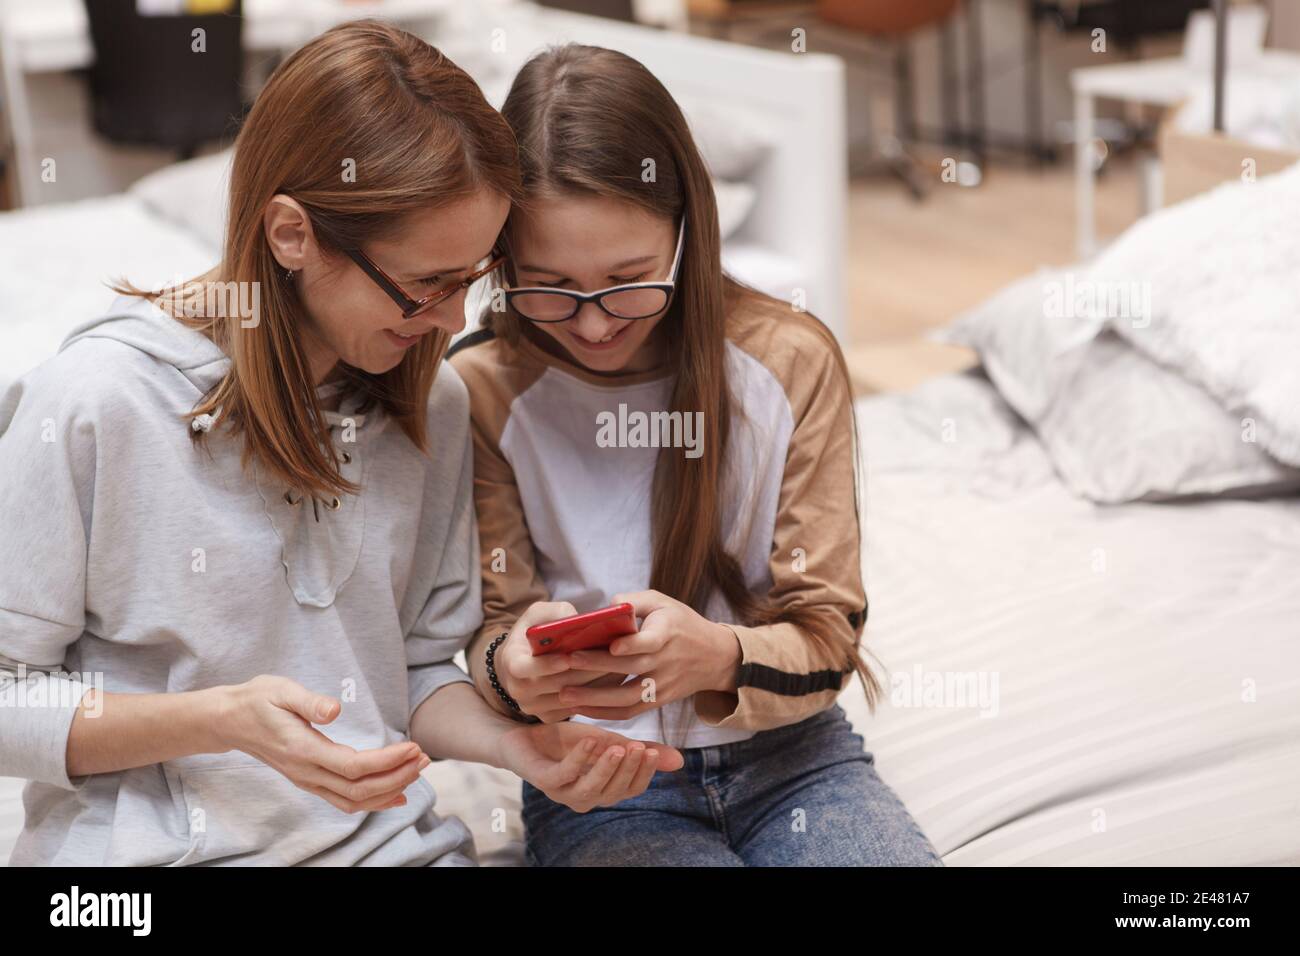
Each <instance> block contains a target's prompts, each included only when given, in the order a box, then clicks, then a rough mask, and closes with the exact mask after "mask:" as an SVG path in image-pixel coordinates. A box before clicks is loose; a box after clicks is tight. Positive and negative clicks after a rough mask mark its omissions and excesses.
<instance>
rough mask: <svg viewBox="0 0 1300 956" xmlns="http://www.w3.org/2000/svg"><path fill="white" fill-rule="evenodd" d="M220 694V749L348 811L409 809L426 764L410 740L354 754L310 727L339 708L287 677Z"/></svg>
mask: <svg viewBox="0 0 1300 956" xmlns="http://www.w3.org/2000/svg"><path fill="white" fill-rule="evenodd" d="M218 690H220V691H221V692H222V694H221V697H220V698H219V699H220V701H221V702H220V704H219V705H218V708H219V713H218V715H217V717H216V721H215V725H216V727H217V728H218V729H217V733H218V734H219V737H220V744H221V747H220V751H221V752H224V751H229V750H241V751H243V752H244V753H246V754H248V755H249V756H251V757H256V758H257V759H258V760H260V761H262V763H264V764H266V765H267V766H268V767H271V768H272V769H274V770H277V771H279V772H280V773H281V774H283V775H284V776H285V777H287V778H288V779H289V780H290V781H292V782H293V783H294V784H295V785H297V786H298V787H299V788H301V789H303V790H306V791H307V792H308V793H314V794H315V795H316V796H318V797H321V798H323V799H325V800H327V801H329V802H330V803H332V804H333V805H334V806H336V807H338V808H339V809H340V810H342V811H344V812H345V813H359V812H363V811H369V810H388V809H391V808H393V807H400V806H402V805H403V804H404V803H406V797H405V796H403V795H402V792H403V791H404V790H405V789H406V788H407V787H409V786H410V785H411V784H413V783H414V782H415V780H416V778H417V777H419V775H420V771H421V770H423V769H424V768H425V767H427V766H428V765H429V762H430V761H429V758H428V757H427V756H425V754H424V753H422V752H421V750H420V748H419V745H417V744H414V743H412V742H411V741H409V740H408V741H403V742H401V743H396V744H390V745H389V746H387V747H381V748H379V749H378V750H354V749H352V748H351V747H346V746H344V745H342V744H337V743H335V742H334V741H332V740H330V739H329V738H328V737H326V736H325V735H324V734H322V733H321V732H320V731H318V730H317V729H316V728H315V727H313V726H312V724H328V723H330V721H332V720H334V719H335V718H336V717H338V715H339V713H340V711H341V710H342V704H340V703H339V702H338V701H337V700H335V699H333V698H330V697H324V696H322V695H320V694H314V693H312V692H311V691H309V690H307V689H306V688H305V687H303V686H302V685H301V684H298V683H296V682H295V681H292V680H289V679H288V678H287V677H268V676H262V677H254V678H253V679H252V680H250V681H248V682H247V683H244V684H239V685H236V686H234V687H224V688H219V689H218Z"/></svg>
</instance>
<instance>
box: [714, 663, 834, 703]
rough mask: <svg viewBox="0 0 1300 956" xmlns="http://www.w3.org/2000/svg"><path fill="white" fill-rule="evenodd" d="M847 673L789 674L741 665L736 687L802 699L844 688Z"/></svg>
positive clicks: (765, 666) (773, 668) (757, 665)
mask: <svg viewBox="0 0 1300 956" xmlns="http://www.w3.org/2000/svg"><path fill="white" fill-rule="evenodd" d="M848 673H850V672H849V671H844V672H843V673H841V672H840V671H832V670H825V671H813V672H811V673H809V674H791V673H789V672H788V671H782V670H777V669H776V668H775V667H768V666H767V665H766V664H741V665H740V675H739V677H738V678H737V679H736V687H737V688H741V687H753V688H755V689H756V690H766V691H771V692H772V693H773V694H780V695H781V696H782V697H802V696H803V695H805V694H820V693H821V692H822V691H824V690H839V689H840V688H842V687H843V686H844V677H845V675H846V674H848Z"/></svg>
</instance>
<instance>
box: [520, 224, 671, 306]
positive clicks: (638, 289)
mask: <svg viewBox="0 0 1300 956" xmlns="http://www.w3.org/2000/svg"><path fill="white" fill-rule="evenodd" d="M685 236H686V217H685V216H683V217H682V222H681V225H680V226H678V228H677V250H676V251H675V252H674V253H673V265H672V268H671V269H670V270H669V271H668V278H667V279H666V280H664V281H662V282H630V283H628V284H626V285H616V286H610V287H609V288H608V289H599V290H597V291H596V292H574V291H571V290H569V289H552V288H550V287H549V286H528V287H524V288H517V289H510V288H507V289H505V290H504V292H505V298H506V302H507V303H509V305H510V307H511V308H513V309H514V310H515V311H516V312H517V313H519V315H521V316H523V317H524V318H525V319H527V320H528V321H530V322H540V323H548V322H567V321H568V320H569V319H571V318H573V317H574V316H575V315H577V314H578V310H579V309H581V308H582V306H583V304H584V303H587V302H594V303H596V305H598V306H599V307H600V308H601V309H602V310H603V311H604V312H605V313H606V314H608V315H612V316H613V317H614V318H616V319H649V318H653V317H654V316H656V315H658V314H659V313H660V312H662V311H663V310H664V309H666V308H667V307H668V303H669V301H671V299H672V297H673V289H675V288H676V286H677V269H678V267H679V266H680V265H681V261H682V244H683V240H684V239H685Z"/></svg>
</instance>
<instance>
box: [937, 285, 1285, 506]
mask: <svg viewBox="0 0 1300 956" xmlns="http://www.w3.org/2000/svg"><path fill="white" fill-rule="evenodd" d="M1078 288H1081V287H1080V286H1078V284H1077V281H1076V278H1075V276H1073V275H1072V274H1071V272H1070V271H1069V270H1065V269H1056V270H1048V271H1044V272H1040V273H1038V274H1037V275H1033V276H1030V277H1028V278H1025V279H1021V280H1019V281H1018V282H1015V283H1013V284H1012V285H1011V286H1009V287H1007V288H1006V289H1004V290H1003V291H1002V292H1000V293H998V294H997V295H995V296H994V297H993V298H992V299H990V300H989V301H987V302H985V303H984V304H982V305H980V306H978V307H976V308H975V309H973V310H971V311H970V312H967V313H966V314H964V315H963V316H961V317H960V318H958V319H957V321H956V322H955V323H954V324H953V325H952V326H951V327H949V328H948V329H947V330H945V332H944V333H943V334H942V337H943V338H945V339H946V340H947V341H950V342H953V343H955V344H959V345H965V346H968V347H969V348H973V349H975V351H977V352H978V353H979V355H980V359H981V361H982V363H983V365H984V368H985V370H986V371H987V372H988V374H989V377H990V378H991V379H992V380H993V383H994V385H996V386H997V389H998V391H999V392H1000V393H1001V394H1002V396H1003V398H1005V399H1006V400H1007V403H1008V404H1010V405H1011V406H1012V408H1014V409H1015V410H1016V411H1017V412H1018V413H1019V414H1020V415H1021V417H1023V418H1024V419H1025V420H1026V421H1028V422H1029V424H1030V425H1031V426H1032V427H1033V428H1034V430H1035V432H1036V433H1037V434H1038V437H1039V440H1040V441H1041V442H1042V443H1043V446H1044V447H1045V448H1046V450H1047V454H1048V456H1049V457H1050V458H1051V460H1052V464H1053V466H1054V467H1055V468H1056V470H1057V473H1058V474H1060V476H1061V479H1062V480H1063V481H1064V482H1065V484H1066V485H1067V486H1068V487H1069V488H1070V489H1071V490H1072V491H1073V492H1074V493H1075V494H1078V495H1081V496H1083V497H1085V498H1089V499H1091V500H1093V501H1097V502H1102V503H1107V504H1111V503H1119V502H1124V501H1136V500H1143V499H1146V500H1160V499H1168V498H1177V497H1183V496H1190V495H1214V494H1232V495H1259V494H1270V493H1280V492H1286V491H1290V490H1293V489H1297V488H1300V470H1298V469H1295V468H1290V467H1287V466H1286V465H1283V464H1282V463H1280V462H1278V461H1276V460H1275V459H1273V458H1272V457H1271V456H1270V455H1269V454H1268V453H1267V452H1266V451H1264V449H1263V448H1262V447H1261V445H1260V444H1259V443H1257V442H1255V441H1254V437H1255V436H1254V433H1253V431H1252V429H1251V428H1250V427H1249V425H1248V424H1246V425H1243V422H1242V420H1241V416H1239V415H1234V414H1232V413H1230V412H1228V411H1226V410H1225V409H1224V408H1223V407H1222V406H1221V405H1220V404H1219V402H1218V401H1216V400H1215V399H1214V398H1213V397H1212V396H1211V395H1210V394H1209V393H1207V392H1206V391H1205V390H1204V389H1202V388H1200V387H1199V386H1197V385H1195V384H1193V383H1191V382H1189V381H1187V380H1186V379H1185V378H1183V377H1182V376H1181V375H1179V374H1178V373H1177V372H1175V371H1173V370H1171V369H1169V368H1166V367H1164V366H1162V365H1160V364H1158V363H1157V362H1154V361H1152V360H1151V359H1150V358H1148V357H1147V356H1145V355H1144V354H1143V353H1142V352H1140V351H1138V350H1136V349H1134V348H1132V347H1131V346H1130V345H1128V344H1127V343H1126V342H1125V341H1124V340H1123V339H1121V338H1120V337H1118V336H1116V335H1115V334H1114V333H1112V332H1110V331H1107V330H1106V329H1105V321H1104V319H1099V318H1096V317H1095V316H1094V315H1092V314H1089V312H1088V310H1086V309H1076V308H1074V307H1073V306H1072V305H1071V304H1070V303H1071V302H1072V301H1074V295H1075V291H1076V289H1078ZM1079 301H1082V297H1079ZM1080 313H1083V314H1082V315H1080Z"/></svg>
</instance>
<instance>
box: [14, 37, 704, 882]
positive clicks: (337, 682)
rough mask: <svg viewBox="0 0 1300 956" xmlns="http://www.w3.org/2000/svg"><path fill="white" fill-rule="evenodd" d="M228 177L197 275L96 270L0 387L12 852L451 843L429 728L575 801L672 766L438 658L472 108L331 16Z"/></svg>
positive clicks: (488, 146)
mask: <svg viewBox="0 0 1300 956" xmlns="http://www.w3.org/2000/svg"><path fill="white" fill-rule="evenodd" d="M230 186H231V189H230V195H231V205H230V210H229V217H228V220H227V236H226V243H225V249H224V251H223V255H222V259H221V262H220V264H219V265H218V266H217V267H216V268H215V269H214V270H212V271H211V272H210V273H208V274H207V275H205V276H202V277H199V279H197V280H195V281H193V282H191V283H188V284H186V285H184V286H183V287H181V288H176V289H169V290H166V291H165V292H164V293H161V294H149V293H144V292H142V291H140V290H136V289H133V288H131V287H127V286H125V285H124V286H123V287H122V288H121V289H120V290H119V291H121V292H123V293H125V294H124V295H123V296H122V297H121V298H119V299H118V300H117V301H116V302H115V303H114V305H113V307H112V309H111V310H110V312H109V313H108V314H107V315H106V316H103V317H101V318H99V319H96V320H94V321H92V322H89V323H87V324H86V325H85V326H83V327H82V328H81V329H80V330H79V331H78V332H76V333H74V334H73V335H72V336H71V337H70V338H69V339H68V341H67V342H65V343H64V345H63V347H62V349H61V350H60V352H59V354H58V355H57V356H56V357H54V358H53V359H51V360H50V361H48V362H46V363H45V364H44V365H42V366H41V367H39V368H38V369H36V370H35V371H33V372H32V373H31V374H29V375H28V376H26V377H25V378H24V379H22V380H21V381H20V382H19V383H17V384H16V385H14V386H13V387H11V388H10V389H9V390H8V391H7V392H6V393H5V394H4V395H3V397H0V501H3V502H4V506H3V508H2V509H0V541H3V542H4V548H3V555H2V556H0V678H2V680H0V695H3V704H5V705H7V706H0V775H3V776H16V777H25V778H27V779H28V780H29V781H30V783H29V784H28V787H27V790H26V792H25V794H24V804H25V807H26V811H27V817H26V825H25V828H24V830H23V832H22V834H21V836H20V837H19V840H18V843H17V846H16V847H15V849H14V851H13V856H12V862H14V863H15V864H65V865H93V864H110V865H151V864H208V863H238V864H297V863H305V864H389V865H431V864H439V865H443V864H453V865H455V864H466V863H471V862H473V847H472V843H471V841H470V838H469V833H468V831H467V829H466V828H465V826H464V825H463V824H462V823H461V822H460V821H458V820H455V819H452V818H448V819H443V818H440V817H439V816H438V815H437V814H435V813H434V810H433V807H434V793H433V790H432V788H431V787H430V786H429V785H428V783H427V782H425V781H424V780H423V779H422V778H421V777H420V776H419V773H420V771H421V769H423V768H424V767H425V766H426V765H427V764H428V763H429V760H430V758H431V757H432V758H443V757H447V758H456V759H463V760H474V761H480V762H485V763H490V764H493V765H495V766H499V767H506V768H509V769H511V770H513V771H515V772H516V773H518V774H519V775H520V776H521V777H523V778H525V779H526V780H528V781H529V782H530V784H531V785H533V786H536V787H538V788H540V789H541V790H542V791H544V792H546V793H547V794H548V796H549V798H550V799H554V800H556V801H558V802H559V803H560V804H563V805H565V806H567V807H570V808H572V809H574V810H575V811H585V810H588V809H590V808H592V807H594V806H600V805H605V804H608V803H612V802H616V801H618V800H620V799H622V798H624V797H627V796H629V795H635V794H638V793H640V792H642V791H643V790H644V789H645V787H646V785H647V783H648V781H649V779H650V777H651V775H652V774H653V773H654V771H655V770H656V769H660V768H662V769H675V767H677V766H680V764H681V757H680V755H679V754H677V753H675V752H674V751H672V750H671V748H668V747H664V746H662V745H653V746H651V747H650V748H649V749H646V748H645V747H644V746H643V745H641V744H636V745H635V746H636V747H637V748H639V749H638V752H637V758H636V759H633V758H632V757H631V755H630V754H631V750H630V748H631V747H632V746H633V742H632V741H628V740H626V739H624V738H622V737H620V736H619V735H617V734H614V733H612V732H609V731H605V730H602V729H600V728H594V727H588V726H579V725H576V724H573V725H570V724H551V725H546V726H542V725H538V726H531V727H529V726H524V725H522V724H519V723H516V722H513V721H510V720H508V719H506V718H505V717H503V716H501V715H500V714H497V713H495V712H493V711H492V710H491V709H490V708H488V707H487V706H486V705H485V704H484V703H483V701H482V699H481V697H480V696H479V695H478V694H477V693H476V691H475V690H474V688H473V687H472V686H470V685H469V683H468V678H467V677H466V676H465V674H464V673H463V672H462V671H461V670H460V669H459V668H458V667H457V666H456V665H455V664H454V663H453V662H452V658H453V656H454V655H455V654H456V653H457V652H458V651H459V650H460V649H462V648H463V647H464V646H465V644H466V643H467V642H468V640H469V638H470V636H471V635H473V634H474V633H475V632H476V631H477V629H478V627H479V625H480V622H481V620H482V614H481V609H480V603H479V576H478V572H477V535H476V532H475V523H474V514H473V504H472V500H471V486H472V469H471V458H472V454H471V445H470V436H469V422H468V399H467V396H466V392H465V387H464V385H463V384H462V383H461V380H460V379H459V377H458V376H457V375H456V373H455V371H454V370H452V369H451V368H450V367H447V366H445V365H443V364H442V356H443V353H444V350H445V347H446V345H447V342H448V339H449V337H450V335H451V334H452V333H454V332H456V331H458V330H459V329H460V328H461V327H462V326H463V324H464V294H465V290H466V288H467V286H468V284H469V283H470V282H472V281H473V279H474V278H475V276H477V275H480V274H483V273H485V272H486V271H487V270H488V269H489V268H491V267H492V266H493V264H494V262H495V259H494V258H493V256H492V254H491V253H492V249H493V248H494V245H495V243H496V241H497V238H498V234H499V233H500V230H501V226H502V224H503V222H504V221H505V218H506V212H507V209H508V207H509V205H510V201H511V200H512V199H513V198H516V197H517V196H518V194H519V173H518V167H517V162H516V149H515V142H514V138H513V137H512V135H511V132H510V130H509V128H508V127H507V126H506V124H505V122H504V121H503V120H502V118H501V116H500V115H499V114H498V113H496V112H495V111H494V110H493V109H491V107H489V106H488V104H487V103H486V101H484V99H483V97H482V95H481V93H480V92H479V89H478V87H477V86H475V84H474V83H473V81H472V80H470V79H469V77H468V76H466V75H465V74H464V73H463V72H462V71H461V70H460V69H459V68H457V67H456V66H455V65H454V64H452V63H450V62H449V61H447V60H446V59H445V58H444V57H442V56H441V54H439V53H438V52H437V51H436V50H434V49H433V48H431V47H429V46H428V45H427V44H425V43H423V42H422V41H420V40H418V39H416V38H415V37H412V36H410V35H408V34H405V33H402V32H400V31H398V30H396V29H394V28H392V27H389V26H385V25H382V24H379V23H375V22H359V23H354V24H350V25H348V26H344V27H340V28H338V29H335V30H332V31H330V32H328V33H326V34H324V35H322V36H321V37H319V38H317V39H316V40H314V41H312V42H311V43H309V44H308V45H307V46H305V47H304V48H303V49H301V50H299V51H298V52H297V53H295V54H294V55H293V56H291V57H290V58H289V59H288V60H286V61H285V63H284V64H283V65H281V66H280V67H279V69H278V70H277V71H276V73H275V74H274V76H273V77H272V78H271V79H270V81H269V83H268V84H267V86H266V88H265V89H264V91H263V92H262V94H261V95H260V97H259V98H258V100H257V102H256V104H255V105H254V107H253V109H252V112H251V113H250V114H249V116H248V119H247V121H246V122H245V124H244V126H243V129H242V131H241V132H240V135H239V138H238V141H237V143H236V146H235V157H234V165H233V168H232V172H231V180H230ZM214 290H215V291H217V292H218V293H219V294H218V295H215V296H214V295H213V294H212V293H213V291H214ZM214 302H215V303H216V305H215V306H214ZM317 727H319V728H320V729H317Z"/></svg>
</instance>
